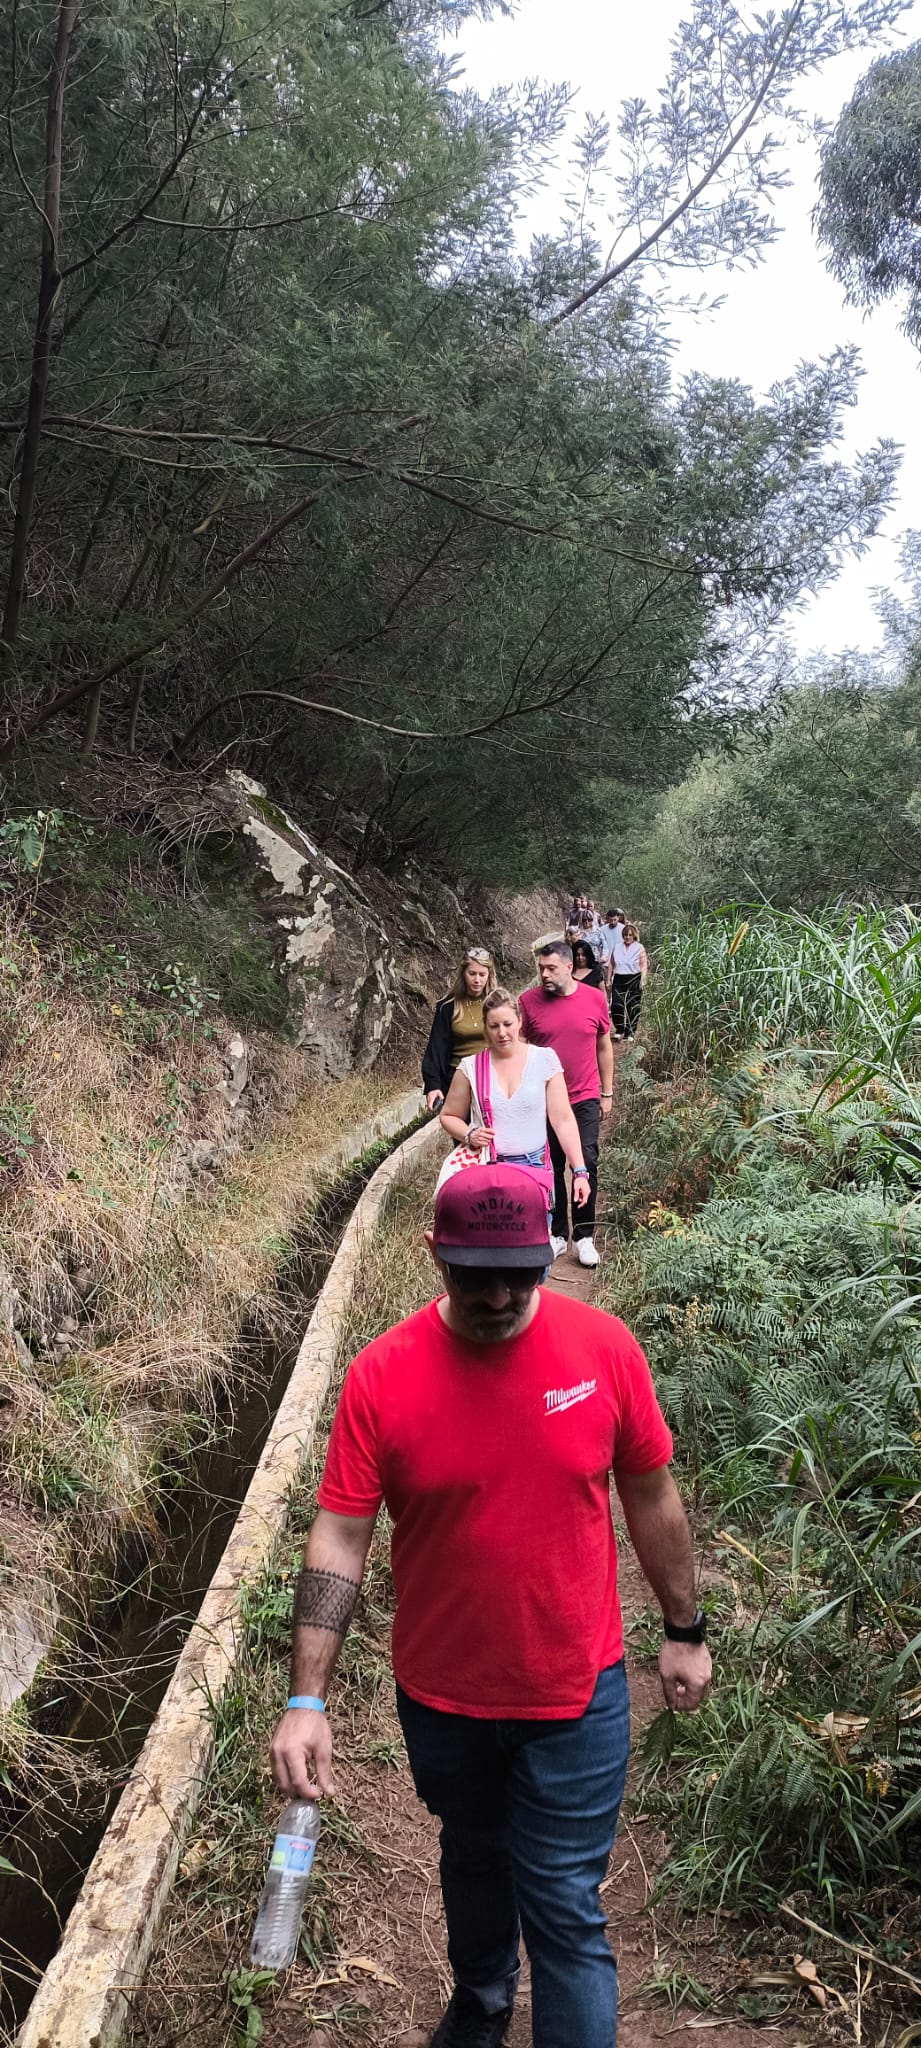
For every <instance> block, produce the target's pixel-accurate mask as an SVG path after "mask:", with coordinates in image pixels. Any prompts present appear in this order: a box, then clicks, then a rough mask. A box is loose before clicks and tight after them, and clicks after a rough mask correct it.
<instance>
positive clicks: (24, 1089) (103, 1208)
mask: <svg viewBox="0 0 921 2048" xmlns="http://www.w3.org/2000/svg"><path fill="white" fill-rule="evenodd" d="M0 973H2V980H0V994H2V997H3V1015H2V1022H0V1196H2V1206H0V1294H3V1293H4V1292H5V1293H6V1294H7V1295H8V1294H9V1288H10V1285H11V1286H12V1289H13V1290H14V1294H15V1296H16V1297H18V1320H19V1329H18V1331H17V1332H16V1333H15V1334H14V1332H13V1329H12V1327H11V1324H10V1322H9V1320H8V1319H7V1318H6V1317H0V1461H2V1462H0V1499H2V1500H3V1502H4V1503H5V1509H4V1513H5V1522H6V1526H5V1528H4V1529H0V1622H2V1614H3V1611H4V1609H5V1608H6V1609H8V1608H9V1606H10V1604H11V1603H12V1602H13V1601H14V1600H15V1599H16V1597H17V1595H18V1594H19V1592H20V1590H21V1587H22V1584H23V1579H24V1574H26V1573H28V1571H29V1570H30V1569H31V1571H32V1572H33V1573H34V1566H35V1559H36V1543H37V1544H38V1545H39V1548H40V1549H41V1550H42V1551H43V1553H44V1561H45V1564H46V1567H47V1575H48V1576H49V1578H50V1579H51V1581H52V1582H54V1581H55V1580H59V1581H61V1583H62V1591H63V1590H65V1586H64V1582H65V1581H69V1585H68V1586H67V1588H66V1590H67V1592H68V1594H69V1596H70V1597H71V1604H72V1596H73V1594H74V1590H75V1587H76V1585H77V1584H79V1586H80V1588H81V1594H80V1597H81V1599H82V1598H83V1596H84V1595H85V1594H86V1593H87V1592H88V1591H90V1590H91V1589H92V1585H93V1572H94V1570H95V1569H98V1567H99V1566H100V1565H101V1564H102V1563H103V1562H104V1560H105V1558H106V1556H107V1555H109V1556H111V1554H112V1551H113V1549H114V1546H115V1545H116V1544H117V1543H118V1542H119V1541H120V1540H121V1539H122V1538H123V1537H124V1536H125V1534H126V1533H127V1532H130V1531H140V1532H142V1533H143V1532H144V1531H145V1530H148V1531H149V1527H150V1523H151V1519H152V1516H153V1512H154V1508H155V1504H156V1490H157V1472H158V1467H159V1465H160V1463H161V1460H162V1459H163V1457H164V1455H165V1454H166V1453H172V1452H173V1451H174V1450H176V1449H181V1448H182V1447H183V1445H184V1443H186V1442H187V1441H188V1437H189V1432H190V1430H192V1431H196V1430H201V1429H202V1428H203V1427H205V1426H207V1422H208V1419H209V1417H210V1415H211V1413H212V1411H213V1405H214V1401H215V1398H216V1396H217V1394H218V1393H219V1391H220V1389H221V1386H222V1383H223V1381H224V1378H225V1375H226V1373H227V1368H228V1363H229V1360H230V1356H231V1352H232V1348H233V1345H234V1341H235V1338H236V1336H237V1334H238V1331H239V1328H240V1325H241V1322H242V1321H243V1319H244V1318H249V1319H250V1320H252V1319H253V1316H254V1314H255V1315H256V1316H259V1315H260V1314H261V1318H262V1321H263V1323H264V1322H265V1320H266V1319H267V1318H268V1317H269V1316H270V1313H271V1309H272V1304H273V1296H274V1287H275V1279H276V1275H277V1273H278V1270H279V1267H280V1266H282V1265H283V1264H284V1263H285V1261H286V1259H287V1258H288V1257H290V1255H291V1253H292V1250H293V1240H294V1234H295V1230H296V1227H297V1224H298V1220H299V1218H300V1217H301V1215H302V1213H303V1211H304V1208H305V1205H307V1204H308V1202H309V1200H310V1197H311V1194H312V1193H313V1192H315V1191H316V1188H317V1186H318V1177H319V1176H321V1175H322V1167H323V1161H324V1158H325V1156H326V1155H327V1154H328V1152H329V1150H330V1148H331V1147H332V1146H333V1144H334V1143H335V1141H336V1140H338V1139H339V1138H341V1136H342V1134H343V1132H344V1131H346V1130H347V1129H349V1128H350V1127H351V1126H353V1125H355V1124H358V1123H361V1122H363V1121H364V1120H365V1119H367V1118H368V1117H370V1116H372V1115H373V1114H374V1113H375V1111H377V1110H378V1109H379V1108H381V1106H382V1105H383V1104H384V1103H385V1102H386V1101H387V1100H388V1099H390V1098H391V1097H392V1096H393V1095H394V1094H396V1093H397V1092H398V1091H399V1088H400V1087H401V1086H403V1087H406V1086H408V1085H410V1080H409V1077H408V1076H400V1075H397V1074H394V1073H393V1071H384V1072H382V1071H380V1070H376V1071H374V1072H372V1073H369V1074H361V1075H355V1076H353V1077H351V1078H350V1079H349V1080H347V1081H345V1082H342V1083H329V1082H326V1081H323V1082H322V1083H321V1082H319V1081H318V1078H317V1076H316V1073H315V1071H314V1070H313V1069H312V1067H311V1065H310V1063H309V1061H308V1060H307V1058H306V1056H305V1055H304V1054H302V1053H300V1052H298V1051H296V1050H295V1049H294V1048H293V1047H288V1046H285V1045H283V1044H281V1043H280V1042H279V1041H277V1040H274V1039H272V1038H270V1037H268V1036H266V1035H263V1034H259V1033H253V1034H251V1035H249V1036H248V1039H247V1044H248V1049H249V1056H250V1077H251V1078H250V1082H249V1086H248V1088H247V1092H246V1095H245V1097H244V1103H245V1104H247V1105H248V1108H247V1113H246V1118H245V1123H244V1127H243V1128H242V1129H240V1128H239V1118H238V1119H237V1120H236V1122H235V1121H234V1120H233V1119H232V1118H231V1117H230V1114H229V1111H228V1108H227V1104H226V1102H225V1100H224V1097H223V1094H222V1092H221V1089H220V1083H221V1081H222V1079H223V1076H224V1073H225V1065H224V1060H223V1056H222V1046H223V1044H224V1043H226V1041H227V1040H228V1039H229V1038H230V1036H231V1033H232V1026H231V1025H230V1024H229V1023H228V1022H227V1021H226V1020H225V1019H223V1018H221V1017H220V1016H219V1015H218V1016H216V1015H215V1014H214V1012H213V1011H210V1012H209V1017H208V1025H207V1027H205V1026H204V1025H203V1024H202V1021H201V1019H200V1018H198V1017H197V1016H195V1015H193V1014H183V1013H182V1012H180V1013H178V1014H177V1013H176V1012H175V1011H172V1010H170V1009H169V1008H164V1010H163V1011H162V1012H157V1011H151V1010H147V1011H145V1012H144V1013H143V1014H142V1015H139V1013H138V1009H137V1006H136V1004H134V1003H132V1002H130V1001H126V1002H125V1003H124V1004H123V1003H119V1002H118V1001H114V1000H112V993H111V986H110V985H107V986H106V988H105V991H104V993H103V992H102V991H100V990H97V991H96V992H95V993H92V992H90V993H88V992H86V991H85V990H82V989H81V988H80V987H79V986H76V985H74V984H73V983H72V982H68V980H67V978H66V977H64V976H62V974H61V971H60V965H59V963H58V962H56V961H54V960H51V961H46V960H43V959H42V958H41V957H40V956H39V953H38V952H37V950H36V948H35V947H34V945H33V944H32V942H31V940H30V938H29V936H28V933H27V932H26V931H24V930H23V929H20V930H19V931H17V930H14V929H8V930H7V932H6V934H5V935H4V938H3V942H2V970H0ZM201 1142H204V1144H205V1145H208V1146H212V1147H214V1156H213V1164H212V1165H210V1166H206V1167H205V1168H204V1169H203V1170H200V1171H197V1172H196V1171H194V1170H192V1171H190V1168H189V1164H188V1161H189V1155H190V1151H191V1148H192V1147H193V1146H195V1145H197V1144H199V1145H200V1144H201ZM208 1156H209V1157H210V1155H208ZM16 1530H18V1531H19V1532H20V1534H21V1533H22V1532H26V1533H27V1536H28V1541H27V1542H26V1543H25V1544H24V1543H23V1542H21V1541H19V1539H18V1537H17V1536H16V1534H15V1531H16ZM75 1566H76V1570H75V1569H74V1567H75ZM11 1734H12V1731H11ZM2 1747H3V1737H2V1732H0V1749H2ZM11 1753H16V1743H15V1742H11Z"/></svg>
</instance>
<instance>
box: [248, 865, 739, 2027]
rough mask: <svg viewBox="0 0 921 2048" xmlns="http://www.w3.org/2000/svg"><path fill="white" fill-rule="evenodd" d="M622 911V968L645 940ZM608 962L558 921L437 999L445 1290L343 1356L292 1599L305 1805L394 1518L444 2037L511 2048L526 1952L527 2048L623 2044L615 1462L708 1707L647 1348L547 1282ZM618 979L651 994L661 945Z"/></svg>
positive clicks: (591, 1210) (592, 1147)
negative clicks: (374, 1562) (650, 963)
mask: <svg viewBox="0 0 921 2048" xmlns="http://www.w3.org/2000/svg"><path fill="white" fill-rule="evenodd" d="M586 909H587V910H589V911H590V910H591V906H590V905H588V904H587V905H586ZM580 915H581V906H580ZM611 918H613V919H614V921H615V922H617V921H618V914H617V913H612V914H611ZM611 918H606V919H605V920H604V921H603V927H602V928H603V929H604V931H605V933H607V932H610V930H611V929H612V923H611ZM619 923H620V931H621V944H622V945H623V947H624V948H625V949H626V950H627V952H628V956H629V948H630V947H632V946H634V945H636V944H637V943H638V941H637V940H636V939H631V938H630V937H624V936H623V935H624V934H629V933H630V931H631V930H634V931H635V927H631V926H630V924H629V923H628V922H627V920H626V919H620V920H619ZM582 929H583V930H584V929H585V927H584V926H583V927H582ZM593 929H594V927H593ZM605 946H606V948H607V949H608V951H607V955H606V957H607V958H608V959H609V962H610V969H611V971H610V974H609V975H608V976H607V978H606V977H605V971H604V968H603V967H602V981H601V982H595V983H593V982H592V979H591V975H590V974H587V975H580V974H579V971H578V969H577V967H576V964H575V962H574V958H573V947H572V945H571V943H570V940H569V938H568V936H567V935H566V934H564V933H559V934H557V933H550V934H548V935H547V936H546V937H545V938H544V939H542V940H540V941H538V943H537V945H536V946H535V948H534V953H535V960H536V966H537V981H536V982H535V984H534V985H533V986H532V987H530V988H527V989H525V991H524V992H523V994H522V995H521V996H514V995H512V994H511V993H510V992H509V990H508V989H506V988H500V987H498V986H497V982H496V974H495V968H494V965H493V961H492V959H491V957H490V954H489V953H488V952H487V951H486V949H485V948H483V947H478V946H474V947H471V948H470V949H469V951H468V952H467V954H466V955H465V957H464V960H463V961H462V963H461V966H460V969H459V971H458V974H457V977H456V979H455V981H454V983H453V986H452V989H451V991H450V993H449V994H448V996H447V997H445V998H444V1000H443V1001H442V1002H440V1003H439V1004H438V1006H437V1008H436V1011H435V1017H434V1022H433V1025H432V1031H431V1035H430V1038H429V1042H428V1045H427V1047H426V1052H425V1056H424V1060H423V1074H424V1080H425V1089H426V1101H427V1104H428V1107H429V1109H430V1110H433V1111H434V1110H437V1111H438V1112H439V1113H440V1117H441V1122H442V1124H443V1125H444V1127H445V1129H446V1131H447V1132H448V1134H449V1135H450V1136H451V1137H452V1138H453V1139H454V1140H455V1141H456V1143H455V1153H456V1154H457V1155H458V1156H457V1157H456V1158H455V1156H454V1154H452V1160H453V1161H454V1166H455V1169H456V1170H453V1171H446V1170H445V1169H444V1168H443V1169H442V1173H441V1175H440V1176H439V1182H438V1186H437V1188H436V1192H435V1200H434V1214H433V1217H432V1227H431V1229H430V1230H427V1231H426V1232H425V1240H426V1244H427V1247H428V1250H429V1253H430V1255H431V1258H432V1260H433V1262H434V1267H435V1273H436V1276H437V1277H436V1298H435V1299H434V1300H431V1301H429V1302H428V1303H427V1304H426V1306H425V1307H424V1308H421V1309H419V1310H417V1311H416V1313H415V1314H414V1315H411V1316H408V1317H406V1318H405V1319H404V1320H403V1321H401V1322H399V1323H397V1324H396V1326H395V1327H394V1328H392V1329H390V1330H388V1331H386V1332H385V1333H384V1334H383V1335H382V1336H380V1337H377V1338H375V1339H374V1340H373V1341H372V1342H371V1343H370V1344H367V1345H366V1346H365V1347H364V1348H363V1349H362V1350H361V1351H360V1352H359V1353H358V1355H357V1356H356V1357H355V1358H353V1360H352V1362H351V1365H350V1366H349V1369H348V1372H347V1373H346V1377H345V1381H344V1385H343V1388H342V1393H341V1395H340V1398H339V1402H338V1406H337V1409H336V1413H335V1417H334V1420H333V1426H332V1431H331V1435H330V1441H329V1449H328V1452H327V1457H326V1463H325V1468H324V1471H323V1476H322V1479H321V1482H320V1486H319V1489H318V1493H317V1502H318V1508H317V1514H316V1517H315V1519H314V1522H313V1525H312V1527H311V1530H310V1534H309V1536H308V1539H307V1544H306V1548H305V1551H304V1560H303V1567H302V1570H301V1572H300V1575H299V1578H298V1582H297V1588H296V1593H295V1600H294V1615H293V1638H294V1640H293V1652H292V1664H291V1692H290V1697H289V1699H288V1704H287V1708H286V1710H285V1712H284V1713H283V1715H282V1717H281V1719H280V1721H279V1723H278V1725H277V1727H276V1730H275V1733H274V1736H273V1739H272V1768H273V1772H274V1776H275V1782H276V1784H277V1786H278V1789H279V1791H280V1792H282V1793H283V1794H285V1795H286V1796H287V1797H289V1798H291V1797H300V1798H317V1797H322V1796H324V1795H327V1796H328V1795H330V1794H332V1793H333V1791H334V1778H333V1769H332V1754H333V1739H332V1731H331V1726H330V1718H329V1715H328V1714H327V1710H326V1698H325V1695H326V1689H327V1686H328V1683H329V1681H330V1678H331V1676H332V1673H333V1671H334V1669H335V1665H336V1661H337V1658H338V1655H339V1652H340V1649H341V1646H342V1642H343V1639H344V1637H345V1635H346V1633H347V1631H348V1628H349V1624H350V1621H351V1618H352V1614H353V1611H354V1608H355V1603H356V1601H357V1599H358V1596H359V1592H360V1589H361V1581H362V1576H363V1572H364V1568H365V1563H366V1559H367V1555H368V1550H369V1548H370V1544H371V1539H372V1535H373V1532H374V1526H375V1522H376V1519H377V1515H378V1512H379V1510H380V1508H381V1506H382V1505H383V1504H386V1507H387V1510H388V1512H389V1515H390V1517H391V1521H392V1532H391V1569H392V1576H393V1588H394V1595H395V1613H394V1621H393V1639H392V1658H393V1669H394V1677H395V1680H396V1705H397V1711H398V1714H399V1719H400V1724H401V1727H402V1731H403V1736H404V1740H405V1744H406V1749H407V1754H408V1758H409V1765H410V1770H411V1772H412V1776H413V1781H414V1784H415V1789H416V1792H417V1795H418V1797H419V1799H420V1800H422V1801H423V1803H424V1804H425V1805H426V1806H427V1807H428V1809H429V1811H430V1812H431V1813H432V1814H434V1815H436V1816H437V1818H438V1820H439V1822H440V1838H439V1839H440V1847H441V1864H440V1876H441V1892H442V1900H443V1905H444V1914H445V1922H446V1927H447V1948H448V1961H449V1963H450V1966H451V1971H452V1973H453V1978H454V1987H453V1991H452V1994H451V1997H450V1999H449V2002H448V2005H447V2008H446V2010H445V2011H444V2013H443V2014H442V2017H441V2019H440V2020H439V2021H438V2022H437V2024H436V2025H435V2027H434V2031H433V2032H432V2033H431V2034H430V2036H429V2041H430V2048H500V2043H502V2042H504V2041H505V2040H506V2036H507V2032H508V2028H509V2026H510V2023H511V2019H512V2013H513V2008H514V2004H515V1997H516V1991H517V1988H518V1979H519V1972H520V1956H519V1945H520V1938H521V1936H522V1935H523V1936H524V1940H525V1942H526V1945H527V1952H528V1957H529V1961H530V1968H531V2028H532V2041H533V2043H534V2048H614V2042H615V2033H616V2016H617V1969H616V1965H615V1961H614V1956H613V1954H612V1951H611V1948H610V1946H609V1944H608V1940H607V1937H606V1932H605V1927H606V1921H605V1913H604V1910H603V1907H602V1904H601V1900H600V1890H601V1887H602V1886H603V1885H604V1888H605V1890H606V1891H607V1889H608V1885H609V1884H610V1883H611V1882H613V1880H611V1879H608V1884H605V1879H606V1876H607V1871H608V1864H609V1859H610V1854H611V1848H612V1844H613V1840H614V1833H615V1829H616V1826H617V1818H618V1812H619V1807H620V1801H621V1795H622V1792H623V1785H624V1776H625V1771H626V1763H627V1751H628V1742H629V1725H628V1698H627V1681H626V1675H625V1669H624V1647H623V1627H622V1622H621V1614H620V1607H619V1603H618V1597H617V1549H616V1544H615V1539H614V1529H613V1523H612V1518H611V1501H610V1491H609V1482H610V1479H611V1476H612V1474H613V1477H614V1480H615V1481H616V1485H617V1490H618V1494H619V1498H620V1502H621V1506H622V1510H623V1514H624V1517H625V1519H626V1523H627V1527H628V1529H629V1533H630V1538H631V1540H632V1543H633V1546H634V1549H635V1551H636V1554H637V1556H638V1558H639V1561H640V1564H641V1566H642V1569H643V1572H644V1574H645V1576H646V1578H647V1580H648V1582H649V1584H650V1586H651V1587H652V1590H653V1593H654V1594H655V1597H656V1599H657V1600H658V1603H659V1605H660V1607H661V1610H662V1626H663V1641H662V1645H661V1648H660V1653H659V1671H660V1677H661V1682H662V1689H663V1693H664V1697H665V1701H666V1704H667V1705H668V1706H669V1707H670V1708H672V1709H675V1710H677V1711H683V1712H693V1711H694V1710H695V1709H696V1708H697V1707H698V1706H700V1704H701V1702H702V1701H703V1700H704V1698H705V1697H706V1693H707V1689H708V1685H709V1680H710V1657H709V1652H708V1650H707V1646H706V1641H705V1635H706V1626H705V1617H704V1615H703V1613H702V1612H701V1610H700V1608H699V1607H698V1604H697V1593H696V1575H695V1567H694V1559H693V1554H692V1547H691V1538H690V1533H689V1529H688V1523H687V1518H686V1515H685V1511H684V1508H683V1506H682V1503H681V1499H680V1496H679V1494H678V1490H677V1488H676V1485H675V1482H674V1479H673V1477H672V1474H671V1469H670V1462H669V1461H670V1459H671V1454H672V1439H671V1435H670V1433H669V1430H668V1427H667V1425H666V1423H665V1421H664V1418H663V1416H662V1413H661V1410H660V1407H659V1404H658V1401H657V1399H656V1395H655V1391H654V1388H653V1384H652V1379H651V1376H650V1371H649V1367H648V1365H647V1362H646V1359H645V1358H644V1356H643V1353H642V1351H641V1350H640V1347H639V1345H638V1344H637V1342H636V1340H635V1338H634V1337H633V1336H632V1335H631V1333H630V1332H629V1330H627V1329H626V1328H625V1326H624V1324H623V1323H622V1322H620V1321H619V1320H618V1319H617V1317H616V1316H613V1315H610V1314H607V1313H606V1312H604V1311H602V1310H601V1309H599V1308H596V1307H594V1306H592V1305H590V1304H589V1303H588V1302H584V1301H579V1300H574V1299H572V1298H571V1297H570V1296H568V1295H567V1294H565V1293H563V1292H554V1291H552V1290H551V1289H549V1288H547V1287H546V1285H545V1284H544V1283H545V1282H546V1280H547V1277H548V1273H549V1271H550V1267H551V1263H552V1260H553V1258H554V1257H555V1255H556V1254H557V1253H558V1252H559V1251H560V1250H561V1249H562V1247H563V1246H564V1245H565V1243H566V1241H567V1232H568V1210H567V1206H566V1200H567V1198H566V1167H567V1166H568V1167H569V1168H570V1170H571V1174H572V1190H573V1193H572V1199H573V1212H574V1240H575V1246H576V1251H577V1255H578V1257H579V1258H580V1260H581V1262H582V1263H583V1264H585V1265H595V1264H596V1263H597V1259H598V1254H597V1252H596V1250H595V1246H594V1241H593V1230H594V1215H595V1195H596V1176H597V1160H598V1133H599V1125H600V1122H601V1120H602V1119H603V1118H604V1117H605V1116H606V1115H607V1114H608V1113H609V1111H610V1108H611V1090H612V1085H613V1069H614V1053H613V1046H612V1039H611V1022H610V1018H609V1015H608V1000H607V989H608V988H609V989H610V990H611V993H612V997H613V984H614V981H615V980H616V978H617V976H618V974H619V973H621V971H622V970H621V969H620V968H619V966H618V959H617V954H616V953H615V951H614V946H613V942H612V941H609V940H607V939H606V940H605ZM591 950H592V952H593V953H594V951H595V947H594V946H592V947H591ZM640 950H641V951H642V949H640ZM599 965H601V956H600V955H599ZM630 972H631V973H634V972H635V973H636V974H637V975H639V976H640V977H641V980H642V978H643V977H644V976H645V955H643V961H642V965H640V964H639V962H638V959H637V963H636V964H635V965H634V964H633V961H632V959H631V965H630ZM605 980H606V986H602V983H604V982H605ZM548 1137H549V1153H550V1161H551V1166H550V1169H549V1170H548V1168H547V1150H546V1147H547V1140H548ZM448 1165H450V1162H446V1166H448ZM548 1193H549V1198H550V1208H549V1213H548ZM413 2039H414V2040H416V2039H418V2036H417V2035H414V2036H413Z"/></svg>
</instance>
